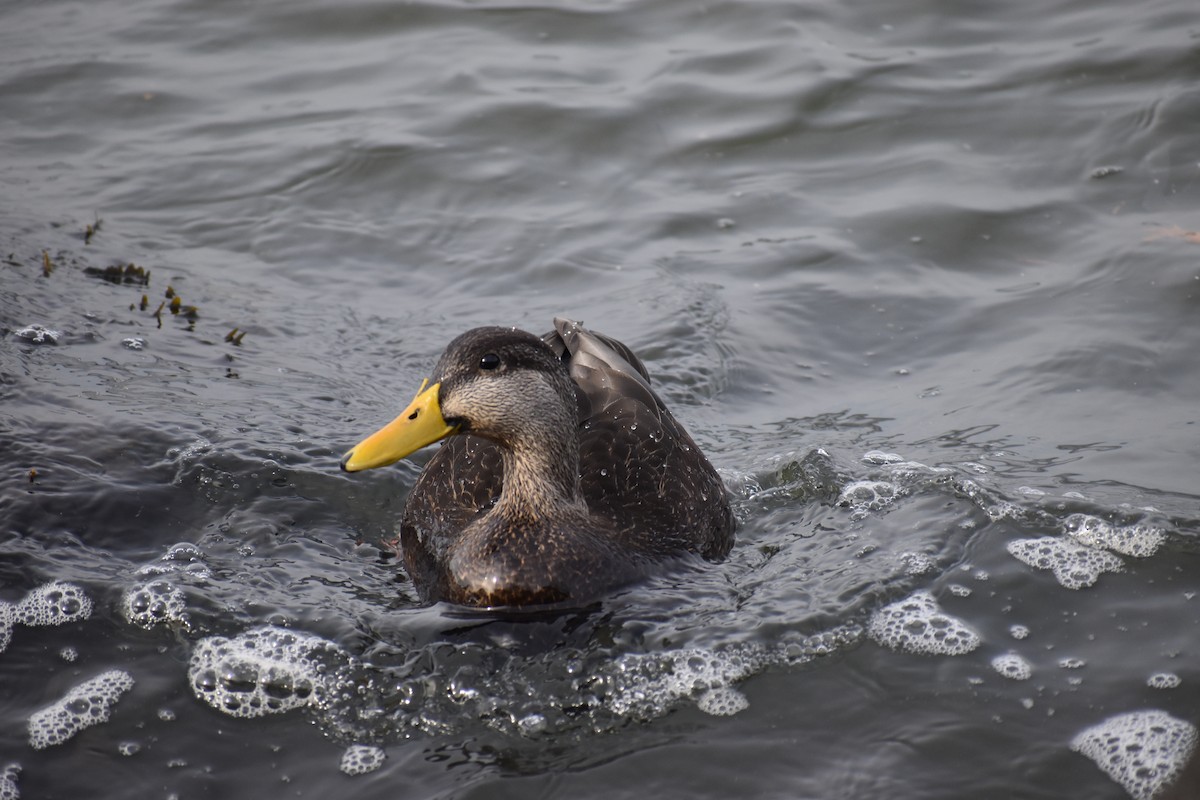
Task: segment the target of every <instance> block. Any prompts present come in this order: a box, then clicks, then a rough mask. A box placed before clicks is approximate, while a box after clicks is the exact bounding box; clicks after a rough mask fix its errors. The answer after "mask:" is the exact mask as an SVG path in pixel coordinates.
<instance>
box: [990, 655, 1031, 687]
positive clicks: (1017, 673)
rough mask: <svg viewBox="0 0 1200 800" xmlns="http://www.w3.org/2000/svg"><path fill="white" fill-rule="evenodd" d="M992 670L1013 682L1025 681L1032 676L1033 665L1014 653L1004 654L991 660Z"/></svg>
mask: <svg viewBox="0 0 1200 800" xmlns="http://www.w3.org/2000/svg"><path fill="white" fill-rule="evenodd" d="M992 669H994V670H996V672H998V673H1000V674H1001V675H1003V676H1004V677H1006V678H1008V679H1010V680H1014V681H1027V680H1029V677H1030V676H1031V675H1033V665H1032V664H1030V663H1029V662H1028V661H1026V660H1025V659H1024V658H1022V657H1021V656H1019V655H1017V654H1016V653H1005V654H1003V655H999V656H996V657H995V658H993V659H992Z"/></svg>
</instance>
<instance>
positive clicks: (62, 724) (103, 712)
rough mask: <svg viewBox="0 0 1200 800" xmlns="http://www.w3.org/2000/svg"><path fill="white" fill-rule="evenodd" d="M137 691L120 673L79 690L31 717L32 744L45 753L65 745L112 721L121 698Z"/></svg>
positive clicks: (103, 675) (105, 675) (87, 683)
mask: <svg viewBox="0 0 1200 800" xmlns="http://www.w3.org/2000/svg"><path fill="white" fill-rule="evenodd" d="M131 688H133V678H131V677H130V676H129V673H128V672H124V671H122V670H119V669H114V670H109V671H108V672H104V673H101V674H100V675H97V676H96V677H95V678H92V679H91V680H89V681H84V682H83V683H81V684H79V685H78V686H76V687H75V688H74V689H72V690H71V691H69V692H67V694H66V696H65V697H63V698H62V699H61V700H59V701H58V702H57V703H53V704H51V705H49V706H46V707H45V708H43V709H41V710H40V711H36V712H34V713H33V714H32V715H31V716H30V717H29V744H30V746H32V747H33V748H34V749H35V750H41V749H43V748H46V747H49V746H50V745H54V744H62V743H63V742H65V741H66V740H68V739H70V738H71V737H72V736H74V735H75V734H77V733H78V732H79V731H81V730H83V729H84V728H87V727H89V726H91V725H95V724H97V723H99V722H105V721H106V720H108V717H109V714H110V713H111V712H112V707H113V706H114V705H115V704H116V702H117V701H118V700H119V699H121V695H123V694H125V692H127V691H129V690H130V689H131Z"/></svg>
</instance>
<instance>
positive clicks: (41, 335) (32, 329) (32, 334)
mask: <svg viewBox="0 0 1200 800" xmlns="http://www.w3.org/2000/svg"><path fill="white" fill-rule="evenodd" d="M16 335H17V336H18V337H20V338H21V339H24V340H25V341H27V342H33V343H34V344H58V340H59V339H60V338H62V331H56V330H53V329H51V328H47V327H46V326H45V325H39V324H37V323H36V322H35V323H34V324H32V325H26V326H25V327H24V328H21V330H19V331H17V334H16Z"/></svg>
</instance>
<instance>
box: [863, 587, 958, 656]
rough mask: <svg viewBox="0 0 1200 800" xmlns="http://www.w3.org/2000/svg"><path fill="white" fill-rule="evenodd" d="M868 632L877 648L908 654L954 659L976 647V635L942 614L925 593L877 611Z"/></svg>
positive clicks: (935, 602) (931, 596) (955, 620)
mask: <svg viewBox="0 0 1200 800" xmlns="http://www.w3.org/2000/svg"><path fill="white" fill-rule="evenodd" d="M867 632H868V633H869V634H870V636H871V638H872V639H874V640H875V641H876V642H878V643H879V644H881V645H883V646H885V647H889V648H891V649H893V650H899V651H902V652H907V653H929V654H937V655H950V656H954V655H963V654H964V653H969V652H971V651H972V650H974V649H975V648H976V647H978V646H979V634H977V633H976V632H975V631H973V630H971V628H970V627H969V626H968V625H967V624H966V623H964V622H963V621H962V620H959V619H956V618H954V617H952V616H950V615H949V614H946V613H945V612H944V611H942V609H941V607H939V606H938V604H937V601H936V600H934V599H933V595H931V594H930V593H929V592H927V591H918V592H915V593H914V594H913V595H911V596H910V597H908V598H906V599H904V600H900V601H897V602H895V603H892V604H891V605H888V606H885V607H883V608H881V609H879V610H878V611H876V612H875V614H874V615H872V617H871V622H870V625H869V626H868V628H867Z"/></svg>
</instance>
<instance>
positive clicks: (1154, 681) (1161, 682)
mask: <svg viewBox="0 0 1200 800" xmlns="http://www.w3.org/2000/svg"><path fill="white" fill-rule="evenodd" d="M1181 683H1183V681H1181V680H1179V676H1178V675H1176V674H1175V673H1174V672H1156V673H1154V674H1153V675H1151V676H1150V677H1149V678H1147V679H1146V685H1147V686H1149V687H1150V688H1151V689H1175V688H1177V687H1178V686H1179V684H1181Z"/></svg>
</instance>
